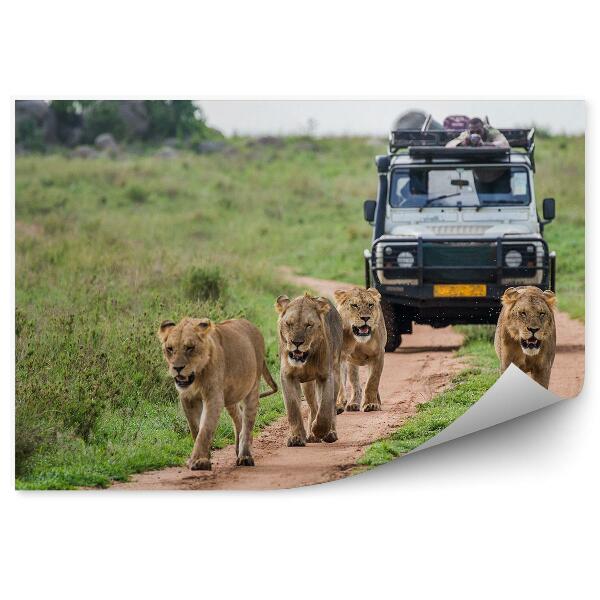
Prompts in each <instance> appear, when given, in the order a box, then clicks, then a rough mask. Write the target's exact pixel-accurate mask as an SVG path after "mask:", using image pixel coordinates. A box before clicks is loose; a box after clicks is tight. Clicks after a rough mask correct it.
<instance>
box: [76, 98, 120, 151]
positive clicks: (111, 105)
mask: <svg viewBox="0 0 600 600" xmlns="http://www.w3.org/2000/svg"><path fill="white" fill-rule="evenodd" d="M101 133H111V134H112V135H113V137H114V138H115V139H116V140H122V139H123V137H124V135H125V123H124V122H123V119H122V118H121V116H120V115H119V109H118V106H117V102H115V101H114V100H102V101H95V102H91V103H90V104H89V105H87V106H86V107H85V108H84V119H83V139H84V141H85V142H87V143H90V144H92V143H94V140H95V139H96V137H97V136H98V135H100V134H101Z"/></svg>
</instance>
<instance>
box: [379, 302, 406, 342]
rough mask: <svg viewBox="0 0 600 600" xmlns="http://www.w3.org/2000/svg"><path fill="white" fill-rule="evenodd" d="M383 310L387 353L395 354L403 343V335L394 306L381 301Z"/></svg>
mask: <svg viewBox="0 0 600 600" xmlns="http://www.w3.org/2000/svg"><path fill="white" fill-rule="evenodd" d="M381 310H382V312H383V320H384V321H385V328H386V330H387V341H386V343H385V351H386V352H393V351H394V350H395V349H396V348H398V346H400V344H401V343H402V335H401V334H400V327H399V325H400V324H399V323H398V320H397V319H396V311H395V310H394V306H393V305H392V304H390V303H389V302H386V301H385V300H382V301H381Z"/></svg>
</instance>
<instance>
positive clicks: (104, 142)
mask: <svg viewBox="0 0 600 600" xmlns="http://www.w3.org/2000/svg"><path fill="white" fill-rule="evenodd" d="M94 146H96V148H98V150H102V151H104V152H108V153H109V154H116V153H117V152H118V151H119V145H118V144H117V142H116V141H115V138H114V137H113V136H112V133H101V134H100V135H98V136H96V139H95V140H94Z"/></svg>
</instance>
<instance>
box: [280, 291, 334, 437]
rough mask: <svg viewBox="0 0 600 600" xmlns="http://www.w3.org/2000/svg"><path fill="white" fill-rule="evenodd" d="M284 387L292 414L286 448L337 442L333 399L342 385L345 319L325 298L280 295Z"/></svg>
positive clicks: (288, 408)
mask: <svg viewBox="0 0 600 600" xmlns="http://www.w3.org/2000/svg"><path fill="white" fill-rule="evenodd" d="M275 309H276V310H277V312H278V313H279V320H278V330H279V358H280V361H281V387H282V391H283V399H284V402H285V408H286V412H287V416H288V422H289V426H290V433H289V437H288V440H287V445H288V446H304V445H306V443H307V442H308V443H316V442H320V441H323V442H327V443H332V442H335V441H336V440H337V439H338V437H337V432H336V427H335V420H336V411H335V400H336V398H337V394H338V391H339V386H340V356H341V350H342V337H343V331H342V319H341V318H340V315H339V313H338V311H337V310H336V308H335V306H334V305H333V304H332V303H331V302H330V301H329V300H327V299H325V298H321V297H319V298H313V297H311V296H310V295H309V294H305V295H304V296H300V297H298V298H294V299H293V300H290V299H289V298H288V297H287V296H279V297H278V298H277V301H276V302H275ZM301 391H302V393H303V394H304V397H305V398H306V401H307V403H308V406H309V417H308V427H307V430H308V437H307V433H306V431H307V430H306V429H305V428H304V423H303V421H302V413H301V412H300V400H301Z"/></svg>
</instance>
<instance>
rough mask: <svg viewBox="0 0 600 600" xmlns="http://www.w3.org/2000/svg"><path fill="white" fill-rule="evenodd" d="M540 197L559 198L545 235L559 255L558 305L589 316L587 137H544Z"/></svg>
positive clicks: (538, 159) (539, 154) (540, 153)
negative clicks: (587, 274) (586, 203)
mask: <svg viewBox="0 0 600 600" xmlns="http://www.w3.org/2000/svg"><path fill="white" fill-rule="evenodd" d="M536 163H537V174H536V196H537V199H538V205H539V207H540V212H541V203H542V199H543V198H547V197H554V198H556V219H555V220H554V221H553V222H552V223H550V224H549V225H547V226H546V229H545V231H544V236H545V238H546V240H547V241H548V245H549V247H550V249H551V250H555V251H556V254H557V273H556V293H557V298H558V307H559V308H560V309H561V310H563V311H565V312H567V313H569V314H570V315H571V316H572V317H574V318H576V319H580V320H582V321H583V320H584V318H585V203H584V198H585V141H584V138H583V137H555V138H542V139H540V140H539V141H538V142H537V150H536Z"/></svg>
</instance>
